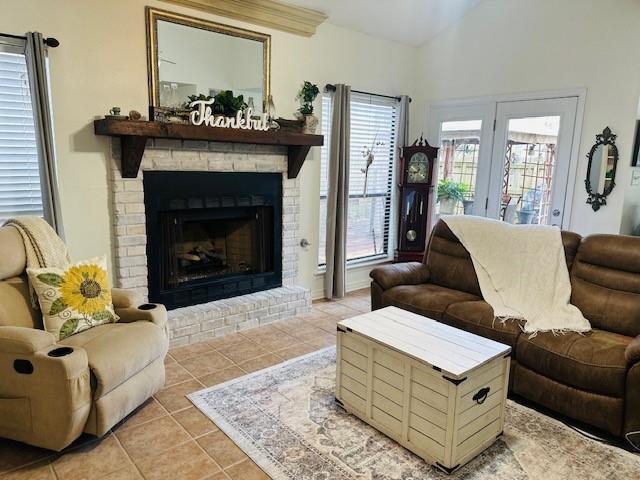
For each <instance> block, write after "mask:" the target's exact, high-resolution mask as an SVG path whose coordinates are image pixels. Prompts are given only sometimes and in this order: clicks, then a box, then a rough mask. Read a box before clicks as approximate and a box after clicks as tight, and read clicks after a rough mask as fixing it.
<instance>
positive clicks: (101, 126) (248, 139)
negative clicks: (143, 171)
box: [93, 119, 324, 178]
mask: <svg viewBox="0 0 640 480" xmlns="http://www.w3.org/2000/svg"><path fill="white" fill-rule="evenodd" d="M93 125H94V130H95V133H96V135H107V136H111V137H119V138H120V143H121V147H122V164H121V171H122V177H123V178H135V177H137V176H138V170H139V169H140V163H141V161H142V155H143V154H144V149H145V146H146V145H147V139H148V138H173V139H178V140H204V141H207V142H225V143H248V144H256V145H281V146H285V147H287V157H288V169H287V174H288V177H289V178H296V177H297V176H298V173H300V169H301V168H302V165H303V164H304V161H305V160H306V158H307V154H308V153H309V150H310V149H311V147H313V146H322V145H323V144H324V137H323V136H322V135H308V134H304V133H297V132H286V131H280V130H268V131H261V130H242V129H234V128H216V127H206V126H196V125H184V124H180V123H160V122H147V121H139V120H116V119H102V120H95V121H94V122H93Z"/></svg>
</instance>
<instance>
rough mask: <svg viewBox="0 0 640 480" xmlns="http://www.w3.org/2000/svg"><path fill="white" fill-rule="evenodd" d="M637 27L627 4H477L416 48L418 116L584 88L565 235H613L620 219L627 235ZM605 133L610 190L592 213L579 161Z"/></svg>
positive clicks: (638, 10)
mask: <svg viewBox="0 0 640 480" xmlns="http://www.w3.org/2000/svg"><path fill="white" fill-rule="evenodd" d="M639 24H640V2H638V1H636V0H615V1H608V2H603V1H601V0H535V1H534V0H484V1H483V2H481V3H480V4H479V5H478V6H476V7H475V8H474V9H472V10H471V11H470V12H469V13H468V14H467V15H466V16H465V17H464V18H463V19H462V21H461V22H459V23H457V24H456V25H454V26H452V27H450V28H448V29H447V30H445V31H444V32H443V33H441V34H440V35H438V36H437V37H436V38H434V39H433V40H432V41H431V42H429V43H428V44H427V45H425V46H423V47H422V48H420V49H419V51H418V65H419V67H418V72H417V81H418V87H417V89H416V90H417V91H418V92H419V94H420V95H421V98H420V99H419V102H420V107H419V111H421V112H426V108H427V107H426V105H427V103H429V102H435V101H442V100H449V99H455V98H465V97H479V96H488V95H503V94H514V93H523V92H538V91H546V90H559V89H567V88H580V87H585V88H586V89H587V97H586V104H585V111H584V122H583V128H582V139H581V142H580V146H579V165H578V171H577V177H576V178H575V185H576V186H575V194H574V199H573V211H572V215H571V226H570V228H571V229H572V230H575V231H577V232H579V233H582V234H589V233H594V232H610V233H618V232H619V231H620V228H621V223H622V222H623V211H624V213H625V218H626V219H627V220H626V222H625V223H624V224H623V225H622V227H623V231H624V232H625V233H627V232H629V231H630V226H629V223H630V220H629V218H628V217H630V215H628V213H629V212H631V211H632V210H635V209H636V208H637V205H638V204H640V189H639V188H638V187H631V186H630V182H631V168H630V161H631V151H632V148H633V133H634V126H635V115H636V107H637V102H638V94H639V93H640V68H639V67H640V62H639V60H638V58H639V57H638V51H640V37H639V36H638V34H637V27H638V25H639ZM424 115H426V113H425V114H423V116H424ZM607 125H608V126H609V127H611V129H612V130H613V131H614V133H617V134H618V139H617V145H618V149H619V151H620V161H619V163H618V171H617V185H618V186H617V187H616V188H615V189H614V191H613V193H612V194H611V196H610V197H609V198H607V205H606V206H605V207H603V208H602V209H601V210H600V211H599V212H597V213H594V212H593V211H592V210H591V208H590V206H589V205H587V204H586V203H585V201H586V193H585V190H584V178H585V175H586V170H587V160H586V155H587V153H588V152H589V149H590V147H591V145H592V144H593V143H594V141H595V135H596V134H597V133H600V132H602V129H603V128H604V127H606V126H607ZM416 126H417V123H414V128H416Z"/></svg>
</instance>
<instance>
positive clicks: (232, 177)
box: [144, 171, 282, 309]
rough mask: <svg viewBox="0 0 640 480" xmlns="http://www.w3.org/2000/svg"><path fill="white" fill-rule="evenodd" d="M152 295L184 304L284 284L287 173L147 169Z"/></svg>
mask: <svg viewBox="0 0 640 480" xmlns="http://www.w3.org/2000/svg"><path fill="white" fill-rule="evenodd" d="M144 203H145V214H146V231H147V259H148V286H149V299H150V300H151V301H152V302H158V303H163V304H165V305H166V306H167V308H169V309H172V308H177V307H185V306H189V305H195V304H200V303H205V302H209V301H212V300H218V299H222V298H228V297H233V296H237V295H244V294H247V293H253V292H257V291H260V290H266V289H271V288H276V287H279V286H281V285H282V175H281V174H279V173H232V172H163V171H150V172H145V175H144Z"/></svg>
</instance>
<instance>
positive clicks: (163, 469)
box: [0, 289, 371, 480]
mask: <svg viewBox="0 0 640 480" xmlns="http://www.w3.org/2000/svg"><path fill="white" fill-rule="evenodd" d="M370 306H371V304H370V301H369V290H368V289H364V290H359V291H357V292H353V293H350V294H349V295H348V296H347V297H346V298H344V299H342V300H339V301H332V302H328V301H319V302H314V304H313V309H312V311H311V312H310V313H308V314H305V315H302V316H300V317H296V318H293V319H289V320H286V321H283V322H279V323H275V324H271V325H268V326H265V327H260V328H256V329H253V330H247V331H245V332H242V333H236V334H232V335H228V336H226V337H221V338H216V339H214V340H210V341H208V342H202V343H197V344H194V345H189V346H186V347H179V348H176V349H173V350H171V351H170V352H169V355H167V359H166V362H165V363H166V369H167V379H166V384H165V388H164V389H163V390H161V391H160V392H158V393H157V394H156V395H155V396H154V397H153V398H152V399H150V400H148V401H147V402H146V403H145V404H144V405H143V406H142V407H140V408H139V409H138V410H136V411H135V412H134V413H132V414H131V415H130V416H129V417H127V419H125V420H124V421H123V422H121V423H120V424H119V425H118V426H116V427H115V428H114V429H113V430H112V431H111V432H109V433H108V434H107V435H105V436H104V437H103V438H102V439H99V440H97V439H95V438H94V437H89V436H87V437H86V438H84V437H83V438H81V439H80V440H79V441H78V442H76V443H75V444H74V445H72V446H71V447H69V448H68V449H66V450H65V451H64V452H62V453H60V454H54V452H51V451H48V450H42V449H38V448H34V447H30V446H28V445H24V444H21V443H17V442H12V441H9V440H4V439H0V480H18V479H19V480H26V479H29V480H52V479H59V480H80V479H89V480H93V479H96V480H102V479H104V480H129V479H142V478H144V479H149V480H160V479H171V480H177V479H180V480H198V479H207V480H263V479H268V478H269V477H268V476H267V475H265V473H264V472H262V470H260V469H259V468H258V467H257V466H256V465H255V464H254V463H253V462H252V461H251V460H250V459H249V458H248V457H247V456H246V455H245V454H244V452H242V451H241V450H240V449H239V448H238V447H237V446H236V445H235V444H234V443H233V442H232V441H231V440H230V439H229V438H228V437H227V436H226V435H225V434H224V433H222V431H220V430H219V429H218V428H217V427H216V425H215V424H214V423H213V422H211V421H210V420H209V419H208V418H206V417H205V416H204V415H203V414H202V413H200V411H199V410H197V409H196V408H194V407H193V406H192V405H191V403H190V402H189V400H187V398H186V397H185V395H187V394H189V393H191V392H194V391H197V390H201V389H202V388H204V387H209V386H212V385H216V384H218V383H220V382H224V381H226V380H230V379H232V378H236V377H238V376H241V375H244V374H245V373H248V372H254V371H256V370H260V369H262V368H266V367H269V366H271V365H275V364H277V363H279V362H282V361H284V360H287V359H290V358H294V357H297V356H299V355H303V354H305V353H309V352H312V351H314V350H317V349H320V348H323V347H325V346H328V345H332V344H334V343H335V334H336V322H337V321H338V320H340V319H342V318H347V317H350V316H354V315H358V314H359V313H361V312H366V311H369V310H370Z"/></svg>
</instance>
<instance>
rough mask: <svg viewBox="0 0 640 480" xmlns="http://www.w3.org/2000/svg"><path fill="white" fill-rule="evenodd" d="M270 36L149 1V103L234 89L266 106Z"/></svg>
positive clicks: (173, 104)
mask: <svg viewBox="0 0 640 480" xmlns="http://www.w3.org/2000/svg"><path fill="white" fill-rule="evenodd" d="M270 60H271V36H270V35H267V34H265V33H258V32H252V31H250V30H245V29H242V28H237V27H231V26H229V25H222V24H220V23H214V22H209V21H206V20H201V19H198V18H195V17H188V16H185V15H180V14H177V13H173V12H168V11H164V10H158V9H155V8H150V7H147V63H148V69H149V101H150V103H151V105H153V106H156V107H166V108H182V107H184V106H185V104H186V103H187V101H188V97H189V95H200V94H204V95H210V96H215V95H216V94H217V93H218V92H220V91H224V90H231V91H233V94H234V95H235V96H238V95H243V96H244V101H245V102H247V103H249V104H250V105H251V104H253V107H254V113H256V114H260V113H262V111H263V107H264V100H265V99H266V98H268V96H269V82H270V79H269V77H270Z"/></svg>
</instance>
